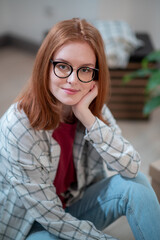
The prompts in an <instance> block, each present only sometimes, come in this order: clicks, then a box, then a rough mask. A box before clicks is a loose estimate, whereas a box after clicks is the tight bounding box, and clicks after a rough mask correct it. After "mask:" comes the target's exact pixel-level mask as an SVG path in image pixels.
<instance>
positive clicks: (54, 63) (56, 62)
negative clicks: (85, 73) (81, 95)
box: [50, 59, 99, 83]
mask: <svg viewBox="0 0 160 240" xmlns="http://www.w3.org/2000/svg"><path fill="white" fill-rule="evenodd" d="M50 62H51V63H52V64H53V70H54V74H55V75H56V76H57V77H59V76H58V75H57V74H56V73H55V66H56V65H57V64H58V63H63V64H67V65H68V66H69V67H70V68H71V72H70V73H69V74H68V75H67V76H66V77H59V78H67V77H69V76H70V75H71V74H72V72H73V71H74V69H73V67H72V66H71V65H70V64H68V63H66V62H62V61H53V60H52V59H50ZM82 68H89V69H92V70H95V75H94V76H93V78H92V79H91V80H89V81H83V80H81V79H80V78H79V76H78V72H79V71H80V69H82ZM96 71H97V72H99V69H97V68H91V67H80V68H78V69H77V70H76V72H77V78H78V80H79V81H80V82H83V83H89V82H92V81H93V80H94V78H95V76H96V75H97V74H98V73H97V74H96ZM95 80H98V79H95Z"/></svg>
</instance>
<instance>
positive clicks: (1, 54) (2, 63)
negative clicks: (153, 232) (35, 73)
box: [0, 47, 160, 240]
mask: <svg viewBox="0 0 160 240" xmlns="http://www.w3.org/2000/svg"><path fill="white" fill-rule="evenodd" d="M34 59H35V55H34V54H31V53H28V52H26V51H22V50H19V49H15V48H12V47H9V48H1V49H0V116H2V114H3V113H4V112H5V111H6V110H7V108H8V107H9V106H10V104H11V103H12V101H13V100H14V99H15V97H16V96H17V94H18V93H19V91H20V90H21V89H22V87H23V86H24V84H25V83H26V81H27V79H28V78H29V77H30V74H31V72H32V67H33V63H34ZM117 123H118V124H119V126H120V127H121V129H122V132H123V136H124V137H125V138H127V139H128V140H129V141H130V142H131V143H132V144H133V145H134V147H135V148H136V149H137V150H138V152H139V153H140V155H141V158H142V166H141V171H142V172H143V173H145V174H146V175H147V177H148V179H149V180H150V176H149V174H148V170H149V164H150V163H151V162H153V161H156V160H157V159H159V156H160V143H159V139H160V127H159V123H160V109H157V110H155V111H154V112H153V114H152V115H151V117H150V119H149V120H145V121H127V120H121V121H117ZM105 231H106V232H107V233H109V234H112V235H113V236H114V237H117V238H119V239H120V240H122V239H123V240H133V239H134V237H133V235H132V233H131V230H130V227H129V225H128V223H127V221H126V218H125V217H121V218H120V219H119V220H117V221H116V222H115V223H113V224H112V225H110V226H109V227H108V228H107V229H106V230H105Z"/></svg>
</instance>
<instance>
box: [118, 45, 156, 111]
mask: <svg viewBox="0 0 160 240" xmlns="http://www.w3.org/2000/svg"><path fill="white" fill-rule="evenodd" d="M141 66H142V68H141V69H139V70H136V71H134V72H132V73H130V74H127V75H125V76H124V77H123V79H122V82H123V84H127V83H128V82H130V81H131V80H132V79H134V78H137V77H139V78H141V77H143V78H144V77H147V78H148V81H147V85H146V88H145V94H146V102H145V104H144V107H143V114H144V115H149V114H150V113H151V112H152V111H153V110H154V109H155V108H157V107H159V106H160V50H157V51H153V52H151V53H150V54H149V55H147V56H146V57H145V58H143V60H142V62H141Z"/></svg>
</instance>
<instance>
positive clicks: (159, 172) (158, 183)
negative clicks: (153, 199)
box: [149, 160, 160, 202]
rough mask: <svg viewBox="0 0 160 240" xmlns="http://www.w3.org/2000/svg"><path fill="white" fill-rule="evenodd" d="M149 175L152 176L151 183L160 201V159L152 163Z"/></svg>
mask: <svg viewBox="0 0 160 240" xmlns="http://www.w3.org/2000/svg"><path fill="white" fill-rule="evenodd" d="M149 175H150V176H151V178H152V181H151V184H152V187H153V189H154V191H155V193H156V195H157V198H158V200H159V202H160V160H158V161H155V162H153V163H151V164H150V168H149Z"/></svg>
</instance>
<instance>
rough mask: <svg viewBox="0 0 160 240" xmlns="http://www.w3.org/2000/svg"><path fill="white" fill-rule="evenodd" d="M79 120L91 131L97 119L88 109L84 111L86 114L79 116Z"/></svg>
mask: <svg viewBox="0 0 160 240" xmlns="http://www.w3.org/2000/svg"><path fill="white" fill-rule="evenodd" d="M79 120H80V121H81V123H82V124H83V125H84V126H85V127H86V128H87V130H88V131H89V130H90V129H91V128H92V126H93V124H94V123H95V121H96V117H95V116H94V115H93V114H92V112H91V111H90V110H89V109H88V111H87V112H84V114H82V115H81V116H79Z"/></svg>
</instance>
